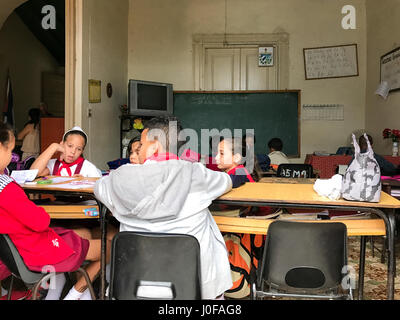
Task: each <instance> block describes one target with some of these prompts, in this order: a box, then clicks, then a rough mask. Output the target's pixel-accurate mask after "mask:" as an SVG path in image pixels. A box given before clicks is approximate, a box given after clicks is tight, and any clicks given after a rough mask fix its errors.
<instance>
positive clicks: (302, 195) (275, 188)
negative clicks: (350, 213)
mask: <svg viewBox="0 0 400 320" xmlns="http://www.w3.org/2000/svg"><path fill="white" fill-rule="evenodd" d="M217 200H228V201H248V202H270V203H282V204H285V203H286V204H288V203H290V204H297V203H298V204H303V205H304V204H306V205H308V204H310V205H328V206H330V205H333V206H343V207H364V208H388V209H396V208H400V201H399V200H397V199H395V198H393V197H392V196H390V195H388V194H387V193H385V192H382V193H381V200H380V202H378V203H373V202H358V201H347V200H344V199H339V200H330V199H329V198H326V197H322V196H319V195H318V194H317V193H316V192H315V191H314V189H313V185H312V184H294V183H246V184H245V185H243V186H241V187H239V188H236V189H233V190H231V191H230V192H228V193H226V194H224V195H222V196H221V197H219V198H218V199H217Z"/></svg>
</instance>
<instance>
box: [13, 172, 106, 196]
mask: <svg viewBox="0 0 400 320" xmlns="http://www.w3.org/2000/svg"><path fill="white" fill-rule="evenodd" d="M46 178H47V179H49V180H50V179H52V178H56V177H54V176H48V177H46ZM58 178H59V177H58ZM65 178H67V177H65ZM98 179H99V178H86V177H85V178H84V177H77V178H74V179H73V180H70V181H68V182H59V183H51V184H26V183H25V184H22V185H21V187H22V188H23V189H24V190H31V191H49V192H50V191H64V192H68V191H69V192H80V193H91V194H93V186H84V185H82V188H79V187H78V186H76V187H75V186H74V187H71V185H69V183H70V182H78V181H82V182H83V181H91V182H93V181H96V180H98ZM40 180H42V178H38V179H36V180H35V182H37V181H40ZM64 186H65V187H64Z"/></svg>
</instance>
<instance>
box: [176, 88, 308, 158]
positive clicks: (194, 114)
mask: <svg viewBox="0 0 400 320" xmlns="http://www.w3.org/2000/svg"><path fill="white" fill-rule="evenodd" d="M174 115H175V116H176V117H178V118H179V120H180V121H181V123H182V126H183V127H184V128H191V129H193V130H195V131H196V132H197V134H198V137H199V149H198V150H201V148H200V141H201V139H200V137H201V130H202V129H207V130H211V129H214V128H215V129H218V130H222V129H224V128H227V129H230V130H231V131H232V133H233V132H234V131H233V130H234V129H242V132H243V134H245V133H246V129H254V133H255V136H256V144H255V153H256V154H266V153H268V152H269V150H268V147H267V144H268V141H269V140H270V139H272V138H275V137H279V138H281V139H282V141H283V152H284V153H286V154H287V155H288V156H290V157H295V158H296V157H300V121H299V119H300V90H285V91H229V92H226V91H220V92H219V91H212V92H209V91H175V92H174Z"/></svg>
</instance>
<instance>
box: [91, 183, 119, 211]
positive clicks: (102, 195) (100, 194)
mask: <svg viewBox="0 0 400 320" xmlns="http://www.w3.org/2000/svg"><path fill="white" fill-rule="evenodd" d="M109 181H110V176H105V177H103V178H101V179H99V180H97V181H96V184H95V185H94V189H93V192H94V195H95V196H96V198H97V199H98V200H100V201H101V203H103V204H104V205H105V206H106V207H107V208H108V210H109V211H110V212H111V213H112V212H114V210H115V208H114V206H113V202H112V200H111V193H110V190H109V188H108V185H109Z"/></svg>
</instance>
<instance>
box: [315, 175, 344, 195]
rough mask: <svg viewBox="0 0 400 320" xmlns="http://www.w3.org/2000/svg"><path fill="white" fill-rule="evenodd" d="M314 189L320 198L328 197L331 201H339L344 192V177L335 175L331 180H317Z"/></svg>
mask: <svg viewBox="0 0 400 320" xmlns="http://www.w3.org/2000/svg"><path fill="white" fill-rule="evenodd" d="M313 188H314V190H315V191H316V192H317V193H318V194H319V195H320V196H324V197H328V198H329V199H331V200H338V199H340V196H341V191H342V176H341V175H340V174H335V175H334V176H333V177H332V178H330V179H317V180H316V181H315V183H314V186H313Z"/></svg>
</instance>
